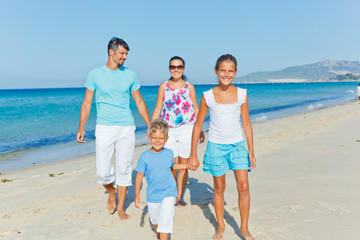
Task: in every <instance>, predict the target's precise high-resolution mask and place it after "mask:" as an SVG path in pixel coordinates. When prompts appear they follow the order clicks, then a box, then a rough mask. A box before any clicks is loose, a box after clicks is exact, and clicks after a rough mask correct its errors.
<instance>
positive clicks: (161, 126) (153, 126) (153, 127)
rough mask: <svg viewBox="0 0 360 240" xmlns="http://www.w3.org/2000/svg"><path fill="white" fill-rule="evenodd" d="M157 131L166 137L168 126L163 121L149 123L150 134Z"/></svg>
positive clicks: (156, 120)
mask: <svg viewBox="0 0 360 240" xmlns="http://www.w3.org/2000/svg"><path fill="white" fill-rule="evenodd" d="M157 130H160V131H162V132H163V133H164V134H165V135H166V136H168V132H169V124H168V123H167V122H166V121H165V120H164V119H155V120H152V121H151V123H150V133H149V134H151V133H153V132H156V131H157Z"/></svg>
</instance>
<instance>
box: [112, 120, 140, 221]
mask: <svg viewBox="0 0 360 240" xmlns="http://www.w3.org/2000/svg"><path fill="white" fill-rule="evenodd" d="M118 129H119V130H118V131H119V133H118V140H117V142H116V144H115V150H116V182H115V183H116V185H117V189H118V206H117V212H118V215H119V217H120V219H121V220H126V219H128V218H129V217H130V216H129V215H127V214H126V213H125V209H124V203H125V199H126V193H127V188H128V186H131V174H132V159H133V156H134V150H135V132H134V131H135V127H133V126H126V127H121V126H118Z"/></svg>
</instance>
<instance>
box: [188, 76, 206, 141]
mask: <svg viewBox="0 0 360 240" xmlns="http://www.w3.org/2000/svg"><path fill="white" fill-rule="evenodd" d="M189 90H190V94H191V101H192V103H193V106H194V112H195V118H196V119H198V115H199V108H198V104H197V100H196V91H195V87H194V85H192V84H191V83H189ZM204 140H205V135H204V131H203V129H202V128H201V131H200V143H203V142H204Z"/></svg>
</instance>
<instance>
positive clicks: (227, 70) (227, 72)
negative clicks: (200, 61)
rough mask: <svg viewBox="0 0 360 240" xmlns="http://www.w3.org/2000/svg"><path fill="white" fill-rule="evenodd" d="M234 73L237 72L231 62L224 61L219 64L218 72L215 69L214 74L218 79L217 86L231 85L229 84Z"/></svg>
mask: <svg viewBox="0 0 360 240" xmlns="http://www.w3.org/2000/svg"><path fill="white" fill-rule="evenodd" d="M236 72H237V70H236V66H235V63H233V62H231V61H224V62H222V63H220V65H219V69H218V70H216V68H215V73H216V75H218V78H219V84H222V85H225V86H227V85H230V84H231V82H232V81H233V80H234V77H235V75H236Z"/></svg>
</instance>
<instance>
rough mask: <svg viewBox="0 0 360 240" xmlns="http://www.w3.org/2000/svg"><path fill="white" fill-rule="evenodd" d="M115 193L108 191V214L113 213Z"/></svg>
mask: <svg viewBox="0 0 360 240" xmlns="http://www.w3.org/2000/svg"><path fill="white" fill-rule="evenodd" d="M115 195H116V193H115V192H114V193H112V194H110V193H109V198H108V201H107V209H108V210H109V213H110V214H114V213H115V211H116V197H115Z"/></svg>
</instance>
